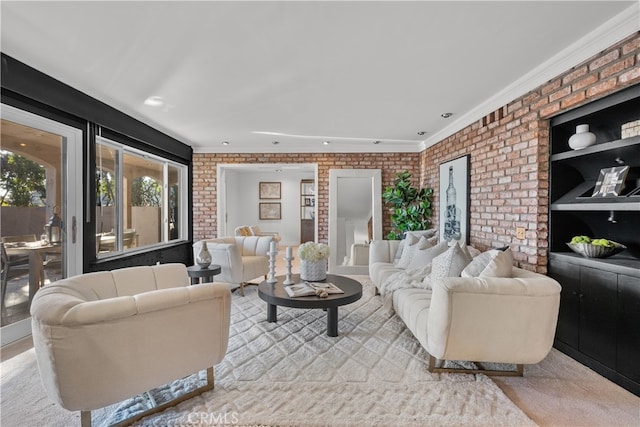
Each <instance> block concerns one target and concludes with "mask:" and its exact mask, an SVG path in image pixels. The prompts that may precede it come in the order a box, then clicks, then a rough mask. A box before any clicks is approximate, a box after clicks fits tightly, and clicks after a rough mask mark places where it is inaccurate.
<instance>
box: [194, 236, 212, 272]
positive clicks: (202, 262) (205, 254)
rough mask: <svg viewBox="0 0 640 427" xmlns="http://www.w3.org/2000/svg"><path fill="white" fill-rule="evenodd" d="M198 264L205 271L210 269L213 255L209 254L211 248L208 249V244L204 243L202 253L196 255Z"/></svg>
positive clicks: (201, 248) (201, 247)
mask: <svg viewBox="0 0 640 427" xmlns="http://www.w3.org/2000/svg"><path fill="white" fill-rule="evenodd" d="M196 264H198V266H199V267H200V268H203V269H204V268H207V267H209V265H210V264H211V253H210V252H209V248H207V242H202V246H200V251H199V252H198V254H197V255H196Z"/></svg>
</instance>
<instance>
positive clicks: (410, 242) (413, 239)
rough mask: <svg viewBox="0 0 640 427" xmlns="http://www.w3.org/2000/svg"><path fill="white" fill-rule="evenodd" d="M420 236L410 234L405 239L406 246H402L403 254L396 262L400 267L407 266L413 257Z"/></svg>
mask: <svg viewBox="0 0 640 427" xmlns="http://www.w3.org/2000/svg"><path fill="white" fill-rule="evenodd" d="M417 243H418V237H417V236H413V235H409V236H407V237H406V238H405V239H404V247H403V248H402V255H400V259H399V260H398V263H397V264H396V267H398V268H407V267H408V266H409V263H410V262H411V258H413V254H414V252H415V251H416V249H417V248H418V245H417Z"/></svg>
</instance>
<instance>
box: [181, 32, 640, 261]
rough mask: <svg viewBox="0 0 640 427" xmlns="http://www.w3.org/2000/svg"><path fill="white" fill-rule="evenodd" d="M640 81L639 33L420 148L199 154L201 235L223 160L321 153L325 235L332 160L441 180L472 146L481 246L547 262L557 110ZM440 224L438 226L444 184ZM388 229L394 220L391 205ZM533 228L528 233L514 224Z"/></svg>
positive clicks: (389, 178)
mask: <svg viewBox="0 0 640 427" xmlns="http://www.w3.org/2000/svg"><path fill="white" fill-rule="evenodd" d="M637 83H640V33H637V34H634V35H632V36H630V37H628V38H627V39H625V40H623V41H622V42H620V43H618V44H616V45H614V46H612V47H611V48H609V49H606V50H604V51H603V52H601V53H600V54H598V55H596V56H594V57H593V58H591V59H589V60H587V61H585V62H584V63H582V64H580V65H578V66H576V67H573V68H572V69H570V70H568V71H567V72H565V73H563V74H561V75H560V76H558V77H556V78H554V79H552V80H550V81H549V82H547V83H545V84H544V85H541V86H540V87H538V88H536V89H535V90H532V91H530V92H529V93H527V94H525V95H523V96H521V97H520V98H517V99H516V100H514V101H512V102H510V103H509V104H507V105H505V106H503V107H502V108H500V109H498V110H496V111H494V112H492V113H491V114H489V115H487V116H486V117H483V118H482V119H480V120H478V121H477V122H475V123H473V124H471V125H470V126H468V127H466V128H464V129H461V130H460V131H458V132H456V133H455V134H454V135H451V136H450V137H448V138H446V139H444V140H442V141H440V142H439V143H437V144H436V145H434V146H432V147H429V148H427V149H426V150H424V151H423V152H422V153H371V154H369V153H361V154H357V153H338V154H335V153H330V154H323V153H309V154H307V153H300V154H296V153H293V154H216V153H208V154H194V158H193V164H194V176H193V178H194V186H193V193H194V240H198V239H202V238H205V237H210V236H215V235H217V229H216V227H217V225H216V224H217V219H216V215H217V205H216V187H217V184H216V167H217V164H218V163H317V164H318V176H319V183H318V200H317V203H318V233H319V236H318V240H319V241H322V242H326V241H327V240H328V233H329V230H328V213H329V207H328V196H329V185H328V183H329V169H339V168H345V169H351V168H356V169H367V168H374V169H382V187H383V188H384V187H386V186H389V185H392V184H393V180H394V178H395V173H396V172H399V171H401V170H404V169H407V170H409V171H410V172H411V173H412V175H413V177H414V179H415V180H416V182H415V184H418V181H419V182H420V185H421V186H429V187H432V188H434V189H437V188H438V186H439V178H438V170H439V165H440V163H442V162H445V161H448V160H451V159H455V158H457V157H460V156H462V155H465V154H470V155H471V169H470V173H471V187H470V198H471V205H470V211H471V215H470V222H471V227H470V235H471V243H472V244H473V245H474V246H476V247H477V248H479V249H482V250H484V249H487V248H491V247H499V246H504V245H510V246H511V248H512V250H513V252H514V256H515V258H516V262H517V265H519V266H520V267H523V268H526V269H529V270H535V271H539V272H543V273H544V272H546V265H547V246H548V232H547V226H548V205H549V200H548V192H549V119H550V118H551V117H553V116H555V115H557V114H559V113H562V112H565V111H567V110H569V109H572V108H575V107H578V106H580V105H583V104H585V103H588V102H591V101H593V100H595V99H598V98H601V97H603V96H605V95H609V94H611V93H613V92H616V91H618V90H620V89H622V88H625V87H628V86H631V85H633V84H637ZM435 193H436V194H435V195H434V213H436V214H434V217H433V223H434V226H436V227H437V226H438V224H437V223H438V218H437V212H438V203H439V200H438V194H437V191H436V192H435ZM383 219H384V223H383V229H384V234H385V235H386V233H387V232H388V231H389V230H390V221H389V210H388V208H386V207H384V208H383ZM516 227H524V228H526V236H525V239H524V240H519V239H517V238H516V236H515V228H516Z"/></svg>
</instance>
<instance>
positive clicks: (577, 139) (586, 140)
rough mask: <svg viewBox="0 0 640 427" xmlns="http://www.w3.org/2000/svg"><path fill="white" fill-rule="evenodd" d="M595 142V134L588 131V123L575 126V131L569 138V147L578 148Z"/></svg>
mask: <svg viewBox="0 0 640 427" xmlns="http://www.w3.org/2000/svg"><path fill="white" fill-rule="evenodd" d="M595 143H596V136H595V135H594V134H593V132H589V125H578V126H576V133H575V134H574V135H571V137H570V138H569V147H571V148H573V149H574V150H580V149H582V148H586V147H588V146H590V145H593V144H595Z"/></svg>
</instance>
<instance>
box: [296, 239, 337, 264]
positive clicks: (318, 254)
mask: <svg viewBox="0 0 640 427" xmlns="http://www.w3.org/2000/svg"><path fill="white" fill-rule="evenodd" d="M298 256H299V257H300V259H301V260H303V261H320V260H323V259H327V258H329V246H328V245H326V244H324V243H316V242H306V243H303V244H301V245H300V247H299V248H298Z"/></svg>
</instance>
